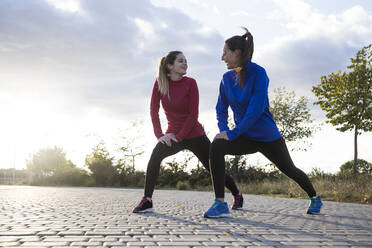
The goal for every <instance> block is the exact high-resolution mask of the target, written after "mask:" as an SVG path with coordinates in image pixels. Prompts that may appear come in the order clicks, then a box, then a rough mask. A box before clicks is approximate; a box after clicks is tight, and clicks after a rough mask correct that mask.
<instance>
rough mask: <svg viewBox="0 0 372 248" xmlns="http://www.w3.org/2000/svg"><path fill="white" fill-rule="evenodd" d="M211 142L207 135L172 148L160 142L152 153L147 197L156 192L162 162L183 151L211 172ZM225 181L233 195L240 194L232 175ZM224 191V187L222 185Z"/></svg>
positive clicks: (146, 185)
mask: <svg viewBox="0 0 372 248" xmlns="http://www.w3.org/2000/svg"><path fill="white" fill-rule="evenodd" d="M210 145H211V142H210V141H209V139H208V137H207V136H206V135H203V136H200V137H197V138H192V139H184V140H183V141H181V142H173V141H172V146H167V145H165V144H162V143H160V142H158V144H157V145H156V146H155V148H154V150H153V151H152V154H151V157H150V161H149V163H148V165H147V172H146V183H145V197H152V193H153V192H154V188H155V183H156V180H157V178H158V176H159V171H160V163H161V161H162V160H163V159H164V158H166V157H168V156H171V155H173V154H176V153H178V152H179V151H181V150H184V149H187V150H190V151H191V152H193V153H194V154H195V156H196V157H197V158H198V159H199V160H200V162H201V163H202V164H203V166H204V168H205V169H207V170H208V171H210V170H209V150H210ZM224 181H225V184H226V187H227V188H228V189H229V190H230V191H231V193H232V194H233V195H237V194H239V190H238V187H237V186H236V184H235V182H234V179H233V178H232V177H231V176H230V175H226V176H225V175H224ZM222 188H223V190H224V185H222Z"/></svg>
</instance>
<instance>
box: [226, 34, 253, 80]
mask: <svg viewBox="0 0 372 248" xmlns="http://www.w3.org/2000/svg"><path fill="white" fill-rule="evenodd" d="M242 28H243V29H244V30H245V34H243V35H235V36H233V37H231V38H229V39H227V40H226V41H225V44H226V45H227V46H228V47H229V49H230V50H231V51H235V50H236V49H239V50H240V59H239V66H240V67H241V68H242V69H241V70H240V71H239V72H238V78H239V85H240V87H243V86H244V76H245V71H246V67H247V64H248V62H249V61H250V60H251V59H252V56H253V49H254V46H253V36H252V34H251V33H250V32H249V31H248V29H247V28H245V27H242Z"/></svg>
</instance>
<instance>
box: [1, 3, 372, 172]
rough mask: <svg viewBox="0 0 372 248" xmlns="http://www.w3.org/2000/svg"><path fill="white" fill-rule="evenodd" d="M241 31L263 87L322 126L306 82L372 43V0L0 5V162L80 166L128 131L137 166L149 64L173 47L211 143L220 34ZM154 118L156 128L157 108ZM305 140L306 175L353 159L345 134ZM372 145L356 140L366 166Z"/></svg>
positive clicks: (149, 136)
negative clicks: (183, 61)
mask: <svg viewBox="0 0 372 248" xmlns="http://www.w3.org/2000/svg"><path fill="white" fill-rule="evenodd" d="M241 26H245V27H247V28H248V29H249V30H250V32H251V33H252V34H253V37H254V42H255V52H254V55H253V59H252V60H253V62H255V63H258V64H259V65H261V66H263V67H264V68H265V69H266V71H267V73H268V76H269V78H270V88H269V93H271V92H272V91H273V89H275V88H278V87H286V89H287V90H289V91H292V90H294V91H295V92H296V94H297V96H306V97H307V98H308V99H309V105H308V107H309V108H310V109H311V114H312V118H313V120H314V121H315V123H317V124H322V123H324V122H325V120H326V117H325V113H324V112H322V111H321V110H320V108H319V107H318V106H314V105H313V104H312V103H313V102H314V101H315V100H316V98H315V96H314V94H313V93H312V92H311V89H312V86H315V85H317V84H319V83H320V77H321V76H322V75H328V74H329V73H331V72H337V71H339V70H341V71H345V70H346V66H347V65H349V64H350V58H352V57H354V56H355V54H356V52H357V51H358V50H360V49H361V48H362V47H363V46H366V45H368V44H370V43H372V2H371V1H370V0H355V1H350V0H328V1H322V0H312V1H304V0H280V1H279V0H239V1H222V0H215V1H212V0H210V1H208V0H206V1H201V0H188V1H187V0H184V1H173V0H137V1H114V0H107V1H100V0H64V1H59V0H19V1H14V0H2V1H0V68H1V69H0V113H1V122H0V168H16V169H24V168H26V161H27V160H29V159H30V158H31V157H32V154H34V153H35V152H37V151H38V150H39V149H42V148H46V147H54V146H58V147H62V148H63V149H64V151H65V152H66V157H67V158H68V159H70V160H72V162H73V163H75V164H76V165H77V166H79V167H84V159H85V156H86V155H87V154H88V153H90V151H91V149H92V147H93V146H94V145H95V144H97V143H98V142H99V141H100V140H103V141H104V142H105V143H106V145H107V148H108V149H109V151H110V152H111V153H112V154H114V155H115V156H117V157H119V156H120V155H121V154H120V152H118V147H120V146H121V145H123V144H124V142H125V139H128V138H129V139H132V140H136V142H137V145H138V146H143V147H144V151H145V152H144V154H143V155H142V156H140V157H139V158H138V159H137V160H136V168H137V169H142V170H145V169H146V166H147V161H148V159H149V156H150V154H151V150H152V148H153V147H154V146H155V144H156V142H157V140H156V138H155V136H154V134H153V130H152V125H151V120H150V116H149V115H150V113H149V103H150V97H151V91H152V87H153V84H154V81H155V77H156V71H157V64H158V61H159V59H160V57H162V56H165V55H166V54H167V53H168V52H169V51H171V50H181V51H183V52H184V54H185V56H186V58H187V60H188V64H189V68H188V73H187V76H189V77H193V78H195V79H196V81H197V83H198V87H199V95H200V103H199V109H200V112H199V121H200V122H201V123H202V124H203V125H204V127H205V129H206V131H207V135H208V137H209V138H210V139H213V137H214V135H215V134H216V133H217V132H218V129H217V122H216V118H215V105H216V100H217V96H218V86H219V83H220V80H221V77H222V74H223V73H224V72H225V71H226V68H225V64H224V63H223V62H222V61H221V52H222V48H223V45H224V41H225V40H226V39H227V38H229V37H231V36H233V35H241V34H243V30H242V29H241ZM160 116H161V118H162V121H163V130H165V129H166V122H165V117H164V114H163V112H162V111H161V112H160ZM133 122H136V123H137V125H136V126H133V124H132V123H133ZM308 141H309V142H310V143H311V146H310V147H309V148H308V149H307V151H306V152H304V151H294V152H292V153H291V155H292V158H293V160H294V162H295V164H296V166H297V167H299V168H300V169H302V170H304V171H305V172H310V171H311V170H312V169H313V168H319V169H321V170H323V171H326V172H337V170H338V168H339V166H340V165H341V164H343V163H344V162H346V161H348V160H352V159H353V133H352V132H345V133H341V132H339V131H337V130H336V129H335V127H333V126H331V125H329V124H323V125H322V126H321V129H320V130H319V131H318V132H316V133H315V134H314V135H313V137H312V138H311V139H309V140H308ZM371 141H372V134H371V133H362V135H360V136H359V138H358V146H359V151H358V152H359V158H363V159H365V160H367V161H369V162H372V153H371V152H368V151H367V150H368V147H369V146H370V145H371ZM289 146H290V147H291V148H294V147H296V144H289ZM297 146H298V144H297ZM180 156H182V154H179V155H178V159H179V158H180ZM173 158H177V156H175V157H172V158H169V159H173ZM247 158H248V163H249V164H252V165H259V164H267V163H268V161H267V160H266V159H265V158H264V157H263V156H262V155H260V154H255V155H249V156H248V157H247Z"/></svg>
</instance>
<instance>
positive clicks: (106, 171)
mask: <svg viewBox="0 0 372 248" xmlns="http://www.w3.org/2000/svg"><path fill="white" fill-rule="evenodd" d="M112 161H113V157H111V156H110V154H109V152H108V151H107V149H106V146H105V144H104V143H103V141H100V142H99V143H98V144H97V145H96V146H95V147H93V149H92V153H91V154H89V155H87V156H86V158H85V165H86V166H87V167H88V168H89V170H90V171H91V172H92V176H93V178H94V179H95V180H96V183H97V184H98V185H102V186H107V185H113V181H112V179H113V178H114V176H115V174H116V169H115V168H114V166H113V165H112V163H113V162H112Z"/></svg>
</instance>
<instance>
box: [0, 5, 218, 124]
mask: <svg viewBox="0 0 372 248" xmlns="http://www.w3.org/2000/svg"><path fill="white" fill-rule="evenodd" d="M64 3H65V4H64V5H63V4H61V3H60V1H54V0H48V1H41V0H33V1H19V2H14V1H11V0H5V1H1V2H0V16H1V19H2V21H1V22H0V29H1V30H2V32H1V34H0V66H1V67H2V68H3V69H4V70H2V71H1V72H0V82H1V84H0V90H1V91H3V92H9V93H10V94H14V96H15V97H19V98H21V97H24V96H32V97H33V98H34V99H35V100H37V101H40V102H43V103H45V104H53V107H54V108H55V110H56V111H62V112H68V114H71V115H76V116H79V115H83V114H84V113H85V112H87V111H88V110H89V109H90V108H99V109H101V110H102V111H103V112H106V113H108V114H110V115H111V116H112V117H113V118H121V117H122V116H126V117H129V116H131V115H132V114H135V113H136V112H145V111H147V110H148V106H147V105H146V104H147V100H148V98H149V97H150V94H151V89H152V85H153V82H154V80H155V75H156V66H157V62H158V59H159V58H160V56H163V55H165V54H166V53H167V52H168V51H170V50H184V52H185V54H186V55H187V56H190V59H189V61H190V60H191V61H193V62H194V63H193V64H190V68H199V66H201V68H202V69H198V70H195V71H194V72H196V73H203V70H204V69H203V68H208V67H209V66H212V67H213V66H214V63H211V62H210V61H212V60H211V58H212V57H213V58H214V56H215V54H218V53H219V50H220V48H219V47H217V46H216V45H215V44H220V43H221V42H220V41H222V38H221V37H220V36H219V34H218V33H216V32H213V31H210V30H209V31H208V30H205V29H204V30H203V29H202V27H201V25H200V24H199V23H197V22H196V21H193V20H192V19H190V18H189V17H188V16H186V15H185V14H184V13H182V12H180V11H178V10H176V9H173V8H161V7H155V6H153V5H152V4H151V3H150V2H149V1H146V0H141V1H140V3H139V2H138V1H137V2H136V3H133V2H131V1H104V2H103V1H98V0H95V1H92V0H89V1H88V0H81V1H68V2H64ZM216 41H217V42H216ZM191 58H192V59H191ZM207 61H208V62H207Z"/></svg>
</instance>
